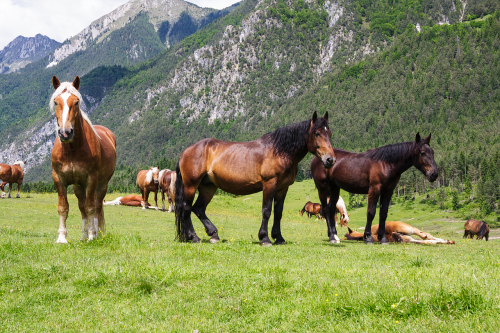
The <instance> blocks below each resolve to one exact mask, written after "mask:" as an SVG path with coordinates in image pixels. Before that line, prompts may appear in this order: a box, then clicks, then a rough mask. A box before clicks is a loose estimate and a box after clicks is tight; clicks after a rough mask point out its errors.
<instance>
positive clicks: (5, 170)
mask: <svg viewBox="0 0 500 333" xmlns="http://www.w3.org/2000/svg"><path fill="white" fill-rule="evenodd" d="M25 164H26V162H23V161H21V160H17V161H15V162H14V164H13V165H12V166H10V165H7V164H0V180H1V181H2V183H1V184H0V189H1V190H2V198H5V185H7V184H9V195H8V196H7V198H10V191H11V189H12V184H14V183H16V184H17V195H16V198H20V196H19V190H20V189H21V184H22V183H23V179H24V165H25Z"/></svg>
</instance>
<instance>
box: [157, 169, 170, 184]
mask: <svg viewBox="0 0 500 333" xmlns="http://www.w3.org/2000/svg"><path fill="white" fill-rule="evenodd" d="M165 171H170V170H169V169H163V170H161V171H160V173H159V174H158V183H159V184H160V186H161V185H162V181H161V180H162V179H163V173H164V172H165Z"/></svg>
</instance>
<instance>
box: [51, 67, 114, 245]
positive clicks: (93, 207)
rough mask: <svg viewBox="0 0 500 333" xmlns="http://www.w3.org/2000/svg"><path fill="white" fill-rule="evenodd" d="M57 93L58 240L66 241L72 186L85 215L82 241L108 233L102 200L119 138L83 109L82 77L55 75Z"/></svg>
mask: <svg viewBox="0 0 500 333" xmlns="http://www.w3.org/2000/svg"><path fill="white" fill-rule="evenodd" d="M52 85H53V87H54V89H55V92H54V93H53V94H52V97H51V99H50V109H51V110H53V111H54V112H55V115H56V118H57V124H56V134H57V135H56V139H55V141H54V147H53V148H52V154H51V163H52V178H53V180H54V185H55V187H56V189H57V194H58V196H59V203H58V207H57V211H58V213H59V230H58V233H59V237H58V238H57V241H56V242H57V243H67V242H68V241H67V240H66V235H67V230H66V219H67V218H68V211H69V204H68V193H67V188H68V186H69V185H73V190H74V192H75V195H76V197H77V198H78V208H80V212H81V214H82V237H81V240H86V239H87V240H89V241H91V240H93V239H95V238H97V236H98V233H99V232H101V233H104V232H105V226H106V224H105V219H104V211H103V208H102V204H103V199H104V196H105V195H106V192H107V190H108V182H109V180H110V179H111V176H113V173H114V172H115V165H116V139H115V136H114V134H113V133H112V132H111V131H110V130H109V129H107V128H106V127H104V126H100V125H94V126H93V125H92V122H91V121H90V119H89V118H88V116H87V114H86V113H85V112H83V111H82V110H81V109H80V102H81V101H82V96H81V95H80V92H79V91H78V89H79V87H80V77H78V76H76V77H75V79H74V80H73V82H63V83H61V82H60V81H59V79H58V78H57V77H56V76H53V77H52Z"/></svg>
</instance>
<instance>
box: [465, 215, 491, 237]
mask: <svg viewBox="0 0 500 333" xmlns="http://www.w3.org/2000/svg"><path fill="white" fill-rule="evenodd" d="M464 229H465V233H464V238H474V235H477V237H476V239H477V240H480V239H483V237H484V239H485V240H486V241H488V239H489V238H490V226H489V225H488V223H486V222H484V221H478V220H469V221H467V222H465V225H464Z"/></svg>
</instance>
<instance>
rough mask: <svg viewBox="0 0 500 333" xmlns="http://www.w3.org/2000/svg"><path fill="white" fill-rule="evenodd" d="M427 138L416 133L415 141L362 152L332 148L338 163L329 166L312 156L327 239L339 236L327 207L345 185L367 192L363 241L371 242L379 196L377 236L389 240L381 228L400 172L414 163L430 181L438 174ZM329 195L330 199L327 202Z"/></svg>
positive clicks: (356, 190)
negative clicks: (323, 165) (323, 212)
mask: <svg viewBox="0 0 500 333" xmlns="http://www.w3.org/2000/svg"><path fill="white" fill-rule="evenodd" d="M430 142H431V135H430V134H429V136H428V137H427V138H425V139H421V138H420V134H419V133H417V135H416V137H415V141H409V142H401V143H396V144H392V145H387V146H383V147H379V148H375V149H370V150H368V151H366V152H364V153H351V152H348V151H345V150H342V149H334V151H335V156H336V157H337V163H336V164H335V166H334V167H333V168H331V169H329V170H326V169H325V168H323V167H322V166H321V161H319V160H318V159H316V158H315V159H313V161H312V163H311V171H312V175H313V178H314V182H315V184H316V187H317V188H318V194H319V198H320V200H321V204H322V205H323V210H324V211H325V217H326V224H327V228H328V237H329V240H330V243H338V242H339V240H338V236H337V230H336V228H335V223H332V217H331V216H330V214H329V212H332V211H333V210H332V209H330V208H329V207H330V206H332V207H335V206H334V205H336V203H337V200H338V197H339V193H340V189H344V190H346V191H347V192H351V193H357V194H368V211H367V214H366V215H367V221H366V228H365V235H364V241H365V243H366V244H373V238H372V233H371V227H372V221H373V218H374V217H375V211H376V208H377V202H378V200H379V198H380V222H379V224H380V228H379V229H378V233H379V235H378V236H379V237H378V239H379V240H380V243H381V244H388V241H387V238H386V237H385V232H384V230H385V220H386V218H387V211H388V210H389V203H390V202H391V197H392V192H393V191H394V188H395V187H396V185H397V184H398V181H399V178H400V177H401V174H402V173H403V172H405V171H406V170H408V169H409V168H411V166H414V167H416V168H417V169H418V170H420V171H421V172H422V173H423V174H424V175H425V176H426V177H427V179H428V180H429V181H431V182H433V181H435V180H436V179H437V177H438V170H437V167H436V162H434V151H433V150H432V148H431V147H430V146H429V144H430ZM329 197H330V201H329V204H328V205H327V202H328V198H329ZM325 207H327V209H325Z"/></svg>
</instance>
